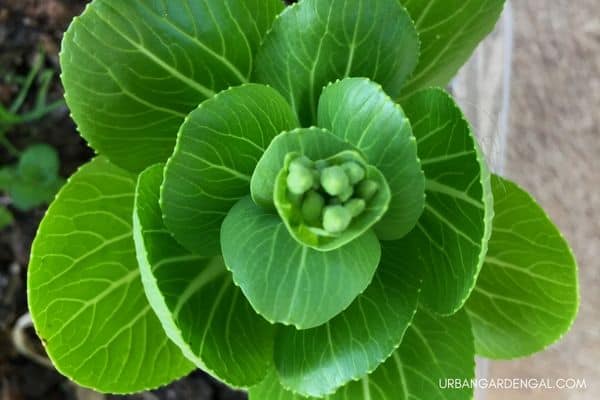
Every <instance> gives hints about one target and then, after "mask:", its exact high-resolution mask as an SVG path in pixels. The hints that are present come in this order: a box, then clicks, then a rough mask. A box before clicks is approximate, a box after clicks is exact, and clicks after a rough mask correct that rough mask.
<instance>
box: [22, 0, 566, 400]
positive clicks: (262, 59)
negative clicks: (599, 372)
mask: <svg viewBox="0 0 600 400" xmlns="http://www.w3.org/2000/svg"><path fill="white" fill-rule="evenodd" d="M502 5H503V2H502V1H500V0H470V1H437V0H422V1H417V0H405V1H398V0H375V1H368V2H367V1H361V0H353V1H341V0H339V1H338V0H302V1H301V2H299V3H298V4H296V5H294V6H291V7H288V8H284V5H283V3H281V2H280V1H279V0H260V1H259V0H219V1H216V0H215V1H212V0H205V1H201V2H190V1H185V0H163V1H150V0H140V1H136V2H122V1H117V0H94V1H93V2H92V3H91V4H90V5H89V6H88V7H87V9H86V11H85V12H84V13H83V15H82V16H81V17H79V18H77V19H76V20H75V21H74V23H73V24H72V25H71V27H70V28H69V30H68V32H67V33H66V35H65V38H64V41H63V48H62V54H61V65H62V68H63V75H62V79H63V83H64V86H65V89H66V99H67V103H68V105H69V107H70V110H71V112H72V115H73V119H74V120H75V122H76V123H77V125H78V127H79V130H80V132H81V134H82V136H83V137H84V138H85V139H86V140H87V141H88V143H89V144H90V145H91V146H92V147H93V148H94V149H95V150H96V151H97V152H98V153H99V156H98V157H97V158H95V159H94V160H92V161H91V162H89V163H88V164H86V165H84V166H83V167H82V168H81V169H80V170H79V171H78V172H77V173H75V174H74V175H73V176H72V177H71V178H70V180H69V181H68V183H67V184H66V185H65V187H64V188H63V189H62V190H61V191H60V192H59V194H58V196H57V198H56V200H55V201H54V203H53V204H52V205H51V206H50V208H49V210H48V212H47V214H46V216H45V218H44V220H43V222H42V224H41V226H40V229H39V231H38V234H37V237H36V240H35V243H34V245H33V250H32V255H31V265H30V268H29V279H28V289H29V291H28V293H29V304H30V309H31V313H32V317H33V320H34V323H35V326H36V329H37V332H38V334H39V336H40V337H41V338H42V340H43V341H44V343H45V346H46V349H47V351H48V354H49V356H50V358H51V359H52V360H53V362H54V364H55V366H56V367H57V369H58V370H60V371H61V372H62V373H63V374H65V375H66V376H68V377H70V378H71V379H73V380H74V381H76V382H77V383H79V384H81V385H84V386H88V387H92V388H94V389H96V390H99V391H104V392H114V393H129V392H135V391H140V390H144V389H149V388H154V387H157V386H160V385H164V384H167V383H169V382H171V381H173V380H174V379H177V378H179V377H181V376H184V375H186V374H187V373H189V372H190V371H191V370H193V369H194V368H201V369H203V370H205V371H207V372H209V373H210V374H211V375H213V376H215V377H216V378H218V379H220V380H222V381H223V382H226V383H227V384H229V385H231V386H233V387H236V388H243V389H247V390H248V391H249V394H250V397H251V398H252V399H260V400H264V399H267V400H268V399H300V398H330V399H369V398H371V399H398V398H401V399H409V398H420V399H432V398H439V399H462V398H465V399H468V398H471V397H472V393H471V391H470V390H468V389H461V390H452V391H443V390H441V389H440V388H439V387H438V384H437V382H438V381H439V379H444V378H464V379H466V378H472V377H473V375H474V357H475V354H480V355H483V356H486V357H490V358H513V357H519V356H524V355H528V354H531V353H533V352H536V351H539V350H541V349H543V348H545V347H546V346H548V345H549V344H550V343H552V342H554V341H556V340H557V339H558V338H560V337H561V335H563V334H564V333H565V332H566V331H567V330H568V328H569V327H570V325H571V323H572V322H573V319H574V317H575V314H576V310H577V305H578V297H577V276H576V265H575V261H574V259H573V256H572V254H571V251H570V249H569V247H568V245H567V243H566V242H565V240H564V239H563V238H562V236H561V235H560V233H559V232H558V230H557V229H556V228H555V227H554V226H553V225H552V223H551V221H550V220H549V219H548V217H547V216H546V215H545V213H544V212H543V211H542V210H541V208H540V207H539V206H538V205H537V204H536V203H535V201H534V200H533V199H532V198H531V197H530V196H529V195H527V194H526V193H525V192H524V191H523V190H522V189H520V188H519V187H518V186H516V185H515V184H513V183H511V182H510V181H508V180H505V179H504V178H501V177H498V176H496V175H493V174H491V173H490V172H489V170H488V168H487V166H486V163H485V159H484V156H483V155H482V153H481V151H480V149H479V147H478V144H477V141H476V138H475V136H474V134H473V132H472V130H471V128H470V126H469V124H468V123H467V121H466V120H465V118H464V116H463V114H462V113H461V111H460V109H459V108H458V106H457V105H456V104H455V102H454V101H453V99H452V98H451V96H450V95H449V94H447V93H446V92H445V91H444V90H442V89H439V88H432V86H440V85H441V86H443V85H445V84H446V83H448V80H449V79H450V78H451V77H452V75H453V74H454V73H455V72H456V71H457V69H458V68H459V67H460V66H461V64H462V63H463V62H464V61H465V60H466V59H467V58H468V56H469V55H470V53H471V52H472V50H473V49H474V47H475V46H476V44H477V43H478V42H479V41H480V40H481V39H482V38H483V37H484V36H485V34H486V33H487V32H489V31H490V30H491V29H492V27H493V26H494V24H495V22H496V19H497V17H498V15H499V14H500V12H501V10H502ZM374 21H376V22H377V23H374ZM494 215H495V216H494Z"/></svg>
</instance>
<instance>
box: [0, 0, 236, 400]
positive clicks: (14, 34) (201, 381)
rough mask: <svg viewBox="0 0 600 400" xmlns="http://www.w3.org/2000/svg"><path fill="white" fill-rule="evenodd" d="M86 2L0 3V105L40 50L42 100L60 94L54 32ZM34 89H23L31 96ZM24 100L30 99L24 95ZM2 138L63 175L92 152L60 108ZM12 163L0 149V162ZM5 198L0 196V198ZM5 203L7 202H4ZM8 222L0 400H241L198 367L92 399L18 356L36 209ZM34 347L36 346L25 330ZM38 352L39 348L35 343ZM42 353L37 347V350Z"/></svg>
mask: <svg viewBox="0 0 600 400" xmlns="http://www.w3.org/2000/svg"><path fill="white" fill-rule="evenodd" d="M87 2H88V0H0V103H2V104H3V105H4V106H7V105H9V104H10V103H11V102H12V100H13V99H14V98H15V96H16V95H17V93H18V90H19V87H18V85H16V84H14V83H12V80H11V77H14V76H25V75H27V73H28V72H29V70H30V69H31V66H32V65H33V61H34V59H35V57H36V56H37V54H38V53H39V52H40V51H42V52H43V54H44V57H45V61H44V67H45V68H48V69H52V70H53V71H55V74H54V77H53V81H52V84H51V89H50V93H49V100H51V101H52V100H56V99H60V98H62V94H63V92H62V87H61V85H60V80H59V64H58V52H59V48H60V41H61V38H62V34H63V32H64V31H65V29H66V28H67V26H68V24H69V22H70V21H71V19H72V18H73V16H75V15H78V14H80V13H81V11H82V10H83V8H84V7H85V4H86V3H87ZM35 91H36V87H35V85H34V87H33V88H32V90H31V93H35ZM30 97H31V98H28V99H27V101H26V102H25V105H24V111H27V110H28V108H30V107H31V106H32V104H33V101H34V99H33V96H30ZM7 137H8V139H9V140H10V142H11V143H12V144H13V145H14V146H15V147H16V148H17V149H20V150H23V149H25V148H27V147H28V146H29V145H32V144H35V143H48V144H50V145H52V146H54V147H55V148H56V149H57V150H58V152H59V155H60V160H61V175H62V176H63V177H68V176H69V175H71V174H72V173H73V172H74V171H75V170H76V169H77V167H78V166H80V165H81V164H83V163H84V162H86V161H87V160H89V159H90V158H91V157H92V156H93V152H92V151H91V150H90V149H89V148H88V147H87V146H86V144H85V142H84V141H83V140H82V139H81V138H80V137H79V135H78V134H77V132H76V129H75V126H74V124H73V122H72V121H71V119H70V118H69V114H68V110H67V109H66V107H63V108H61V109H59V110H57V111H55V112H53V113H52V114H51V115H47V116H46V117H44V118H43V119H41V120H39V121H36V122H34V123H30V124H27V125H22V126H16V127H14V128H12V129H11V130H10V131H9V133H8V136H7ZM15 161H16V160H15V158H14V157H13V156H11V155H10V153H9V152H8V151H6V150H5V149H4V148H3V147H1V146H0V166H1V165H6V164H11V163H14V162H15ZM5 202H6V199H5V198H3V197H2V194H1V193H0V203H5ZM9 208H10V207H9ZM11 211H12V212H13V214H14V216H15V222H14V223H13V225H12V226H10V227H9V228H7V229H4V230H2V231H0V400H26V399H44V400H54V399H56V400H70V399H73V400H92V399H102V398H106V399H136V400H162V399H165V400H166V399H169V400H171V399H178V400H179V399H182V400H185V399H195V400H217V399H218V400H241V399H245V398H246V396H245V394H243V393H240V392H235V391H232V390H230V389H228V388H226V387H225V386H223V385H221V384H220V383H218V382H216V381H215V380H213V379H212V378H210V377H209V376H207V375H206V374H204V373H203V372H201V371H197V372H194V373H192V374H191V375H190V376H188V377H187V378H185V379H182V380H181V381H179V382H176V383H173V384H171V385H169V386H168V387H166V388H163V389H160V390H157V391H154V392H148V393H142V394H138V395H135V396H99V397H94V396H92V395H91V394H90V392H85V391H81V390H80V389H78V388H77V387H76V385H75V384H73V383H72V382H69V381H68V380H67V379H65V378H64V377H63V376H61V375H60V374H58V373H57V372H56V371H54V370H53V369H51V368H48V367H45V366H42V365H40V364H38V363H36V362H34V361H32V360H31V359H30V358H27V357H25V356H22V355H20V354H19V353H18V352H17V351H16V350H15V347H14V345H13V342H12V339H11V330H12V328H13V326H14V324H15V321H16V320H17V319H18V318H19V317H20V316H21V315H23V314H25V313H27V302H26V287H25V286H26V285H25V282H26V274H27V264H28V259H29V250H30V246H31V242H32V240H33V237H34V235H35V231H36V229H37V226H38V224H39V222H40V220H41V218H42V216H43V214H44V211H45V210H44V209H43V208H40V209H36V210H33V211H31V212H27V213H23V212H18V211H17V210H15V209H13V208H11ZM32 342H33V345H34V346H36V345H37V346H39V342H37V338H35V336H33V335H32ZM39 348H40V349H41V346H39ZM40 351H43V350H40Z"/></svg>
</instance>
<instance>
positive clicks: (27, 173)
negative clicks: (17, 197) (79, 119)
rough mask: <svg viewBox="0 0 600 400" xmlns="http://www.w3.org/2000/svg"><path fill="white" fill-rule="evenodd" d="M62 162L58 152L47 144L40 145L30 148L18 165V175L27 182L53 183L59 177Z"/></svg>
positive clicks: (22, 155)
mask: <svg viewBox="0 0 600 400" xmlns="http://www.w3.org/2000/svg"><path fill="white" fill-rule="evenodd" d="M59 167H60V160H59V158H58V154H57V152H56V150H55V149H54V148H53V147H52V146H49V145H47V144H38V145H33V146H30V147H28V148H27V149H26V150H25V151H24V152H23V154H21V157H20V158H19V164H18V165H17V173H18V174H19V175H20V176H21V177H22V178H23V179H25V180H28V181H32V182H39V183H40V184H43V183H46V182H51V181H54V180H56V178H57V177H58V169H59Z"/></svg>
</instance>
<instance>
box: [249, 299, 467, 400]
mask: <svg viewBox="0 0 600 400" xmlns="http://www.w3.org/2000/svg"><path fill="white" fill-rule="evenodd" d="M474 357H475V350H474V348H473V335H472V333H471V330H470V324H469V319H468V318H467V316H466V314H465V312H464V311H459V312H458V313H456V314H455V315H453V316H450V317H440V316H437V315H435V314H433V313H429V312H428V311H426V310H419V312H418V313H417V315H416V316H415V318H414V321H413V322H412V324H411V325H410V327H409V328H408V331H407V332H406V335H405V336H404V340H403V341H402V345H401V346H400V348H399V349H398V350H396V351H395V352H394V353H393V354H392V356H391V357H390V358H388V359H387V361H386V362H385V363H383V364H382V365H381V366H380V367H379V368H377V369H376V370H375V371H374V372H373V373H371V374H370V375H368V376H365V377H363V378H362V379H360V380H358V381H355V382H351V383H349V384H348V385H346V386H344V387H342V388H341V389H339V390H338V391H337V392H336V393H335V394H332V395H330V396H327V397H326V399H328V400H356V399H377V400H417V399H418V400H421V399H422V400H467V399H472V398H473V390H472V389H468V388H461V389H452V388H444V385H446V379H460V380H461V382H462V381H464V380H469V381H470V380H471V379H473V378H474V377H475V362H474ZM302 399H306V397H301V396H299V395H296V394H293V393H291V392H289V391H286V390H285V389H283V387H282V386H281V384H280V383H279V382H278V381H277V376H276V374H275V373H273V372H271V374H270V375H269V376H267V378H266V379H265V380H264V381H263V382H262V383H261V384H260V385H257V386H255V387H254V388H251V389H250V400H302Z"/></svg>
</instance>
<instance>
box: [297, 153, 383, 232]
mask: <svg viewBox="0 0 600 400" xmlns="http://www.w3.org/2000/svg"><path fill="white" fill-rule="evenodd" d="M379 186H380V185H379V183H377V182H376V181H375V180H372V179H369V178H368V177H367V166H366V165H365V164H364V162H363V161H362V160H361V159H360V157H358V156H352V157H350V154H349V153H346V154H345V157H332V158H331V159H328V160H311V159H309V158H308V157H306V156H296V158H294V159H293V160H292V161H291V162H289V164H288V175H287V178H286V188H287V197H288V199H289V201H290V203H291V204H292V205H294V206H295V207H296V208H297V209H298V210H300V216H301V219H302V223H303V224H304V225H306V226H308V227H312V228H315V229H317V230H322V232H324V233H326V234H329V235H333V236H335V235H339V234H341V233H343V232H344V231H345V230H346V229H348V227H349V226H350V225H351V224H352V221H353V220H354V219H355V218H358V217H359V216H360V215H362V214H363V213H364V212H365V210H366V209H367V206H368V205H369V202H370V201H371V199H373V197H374V196H375V195H376V194H377V192H378V190H379Z"/></svg>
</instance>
